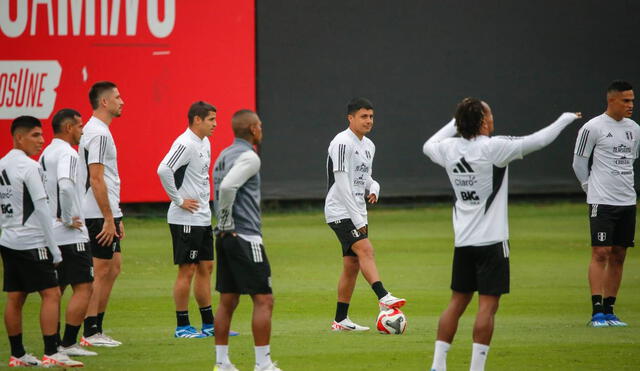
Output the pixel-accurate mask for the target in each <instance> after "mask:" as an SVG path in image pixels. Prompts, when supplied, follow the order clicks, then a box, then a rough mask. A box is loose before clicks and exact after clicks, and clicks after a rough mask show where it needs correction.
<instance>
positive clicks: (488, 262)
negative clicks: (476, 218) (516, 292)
mask: <svg viewBox="0 0 640 371" xmlns="http://www.w3.org/2000/svg"><path fill="white" fill-rule="evenodd" d="M451 290H454V291H458V292H474V291H478V294H480V295H496V296H500V295H502V294H507V293H509V242H508V241H505V242H499V243H496V244H493V245H488V246H462V247H456V248H455V252H454V253H453V272H452V274H451Z"/></svg>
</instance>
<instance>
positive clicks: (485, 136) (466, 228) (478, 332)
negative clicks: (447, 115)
mask: <svg viewBox="0 0 640 371" xmlns="http://www.w3.org/2000/svg"><path fill="white" fill-rule="evenodd" d="M579 117H580V113H563V114H562V115H561V116H560V117H559V118H558V119H557V120H556V121H555V122H554V123H552V124H551V125H549V126H547V127H546V128H544V129H541V130H539V131H537V132H535V133H533V134H531V135H528V136H524V137H501V136H496V137H491V136H490V135H491V133H493V115H492V113H491V108H490V107H489V105H488V104H487V103H485V102H482V101H480V100H478V99H475V98H465V99H463V100H462V102H460V103H459V104H458V107H457V109H456V113H455V118H454V119H453V120H451V121H450V122H449V123H448V124H447V125H445V126H444V127H443V128H442V129H440V130H439V131H438V132H437V133H436V134H435V135H433V136H432V137H431V138H429V140H427V141H426V143H425V144H424V146H423V152H424V154H425V155H427V156H428V157H429V158H430V159H431V160H432V161H433V162H435V163H436V164H438V165H440V166H442V167H444V168H445V170H446V171H447V175H448V176H449V181H450V182H451V186H452V187H453V191H454V193H455V195H456V202H455V205H454V209H453V229H454V232H455V249H454V255H453V272H452V279H451V290H452V295H451V301H450V302H449V306H448V307H447V309H445V311H444V312H443V313H442V315H441V317H440V322H439V323H438V333H437V340H436V343H435V352H434V357H433V365H432V366H431V370H432V371H444V370H446V367H447V366H446V360H447V358H446V357H447V352H448V350H449V347H450V346H451V342H452V341H453V337H454V336H455V333H456V331H457V329H458V320H459V319H460V317H461V316H462V314H463V313H464V311H465V309H466V308H467V306H468V305H469V302H470V301H471V299H472V298H473V293H474V292H475V291H478V295H479V300H478V306H479V308H478V313H477V315H476V321H475V324H474V327H473V349H472V356H471V368H470V369H471V370H472V371H479V370H484V365H485V361H486V358H487V353H488V352H489V343H490V342H491V336H492V335H493V324H494V317H495V314H496V312H497V310H498V303H499V301H500V296H501V295H502V294H507V293H508V292H509V224H508V215H507V203H508V172H509V170H508V165H509V163H510V162H511V161H513V160H518V159H521V158H522V157H523V156H526V155H528V154H530V153H531V152H534V151H537V150H540V149H542V148H544V147H545V146H547V145H549V144H550V143H551V142H553V140H555V138H556V137H557V136H558V135H559V134H560V132H562V130H563V129H564V128H565V127H566V126H567V125H569V124H571V123H572V122H573V121H574V120H575V119H577V118H579ZM456 131H457V133H459V134H460V136H461V138H451V137H453V136H454V135H455V134H456Z"/></svg>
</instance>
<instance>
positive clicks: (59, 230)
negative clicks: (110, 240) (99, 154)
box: [40, 108, 97, 356]
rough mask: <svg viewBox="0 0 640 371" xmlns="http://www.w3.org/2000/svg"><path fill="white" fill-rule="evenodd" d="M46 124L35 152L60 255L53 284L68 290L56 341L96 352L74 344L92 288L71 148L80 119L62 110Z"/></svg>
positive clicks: (72, 350)
mask: <svg viewBox="0 0 640 371" xmlns="http://www.w3.org/2000/svg"><path fill="white" fill-rule="evenodd" d="M51 124H52V125H51V126H52V127H53V135H54V138H53V140H52V141H51V144H49V146H47V148H45V150H44V151H43V152H42V155H40V166H42V169H43V170H44V175H45V176H44V181H45V182H44V184H45V188H46V190H47V194H48V195H49V210H50V214H51V216H52V217H53V236H54V238H55V240H56V243H57V244H58V247H59V248H60V251H61V252H62V258H63V261H62V263H60V265H58V267H57V270H58V283H59V285H60V290H61V292H62V293H64V290H65V288H66V286H67V285H71V288H72V289H73V294H72V295H71V299H70V300H69V303H68V305H67V312H66V325H65V330H64V338H63V339H62V340H61V341H60V338H59V337H58V341H59V342H61V344H60V347H59V349H58V350H59V351H60V352H63V353H65V354H66V355H69V356H95V355H96V354H97V353H96V352H92V351H89V350H86V349H83V348H82V347H80V346H79V344H76V342H77V340H78V332H79V331H80V326H81V325H82V321H83V320H84V316H85V314H86V312H87V306H88V305H89V298H90V297H91V292H92V290H93V262H92V259H91V251H90V250H89V245H88V242H89V234H88V232H87V228H86V227H85V226H84V217H83V215H82V210H81V205H82V201H81V199H82V197H83V196H84V189H83V187H84V184H83V182H82V181H81V179H80V178H79V177H78V168H79V164H80V161H79V158H78V152H76V151H75V150H74V149H73V147H71V146H77V145H78V144H79V143H80V138H81V137H82V118H81V117H80V113H78V112H77V111H75V110H72V109H69V108H65V109H61V110H60V111H58V112H57V113H56V114H55V115H54V116H53V120H52V122H51ZM58 327H59V326H58ZM58 331H60V330H59V329H58ZM58 336H60V334H59V332H58Z"/></svg>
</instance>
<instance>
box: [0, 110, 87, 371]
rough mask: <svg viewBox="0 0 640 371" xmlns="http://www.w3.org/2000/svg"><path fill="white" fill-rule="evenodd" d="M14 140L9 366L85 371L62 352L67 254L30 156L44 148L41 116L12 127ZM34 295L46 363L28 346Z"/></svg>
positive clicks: (2, 193) (2, 222) (2, 195)
mask: <svg viewBox="0 0 640 371" xmlns="http://www.w3.org/2000/svg"><path fill="white" fill-rule="evenodd" d="M11 136H12V137H13V149H12V150H11V151H9V153H7V154H6V155H5V156H4V157H3V158H2V159H0V209H1V212H0V229H2V235H0V253H1V255H2V264H3V268H4V269H3V276H4V277H3V281H4V287H3V290H4V291H5V292H6V293H7V304H6V307H5V311H4V323H5V326H6V329H7V335H8V336H9V344H10V345H11V357H10V358H9V367H29V366H45V367H49V366H64V367H67V366H68V367H81V366H82V363H81V362H77V361H74V360H71V359H69V357H68V356H67V355H65V354H63V353H60V352H58V350H57V343H56V329H57V326H58V314H59V310H60V309H59V305H60V290H59V289H58V279H57V277H56V268H55V265H57V264H59V263H60V262H61V261H62V255H61V253H60V249H59V248H58V245H57V244H56V241H55V239H54V236H53V223H52V221H51V216H50V215H49V206H48V205H47V193H46V191H45V188H44V184H43V183H42V174H41V172H42V169H41V168H40V165H39V164H38V163H37V162H36V161H34V160H32V159H31V158H29V157H30V156H35V155H37V154H38V153H40V151H41V150H42V146H43V145H44V138H43V136H42V124H41V123H40V121H39V120H38V119H37V118H35V117H31V116H20V117H18V118H16V119H15V120H13V122H12V123H11ZM34 291H37V292H38V293H39V294H40V297H41V298H42V304H41V307H40V328H41V329H42V335H43V340H44V356H43V357H42V361H40V360H39V359H38V358H36V357H34V356H33V355H31V354H28V353H26V352H25V350H24V346H23V344H22V307H23V305H24V302H25V301H26V300H27V295H28V294H29V293H31V292H34Z"/></svg>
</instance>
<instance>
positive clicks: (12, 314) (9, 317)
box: [4, 291, 27, 336]
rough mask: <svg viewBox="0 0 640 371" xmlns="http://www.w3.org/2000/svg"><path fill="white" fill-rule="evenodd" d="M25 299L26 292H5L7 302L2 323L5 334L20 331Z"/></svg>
mask: <svg viewBox="0 0 640 371" xmlns="http://www.w3.org/2000/svg"><path fill="white" fill-rule="evenodd" d="M25 300H27V293H26V292H19V291H11V292H8V293H7V304H6V305H5V310H4V325H5V327H6V328H7V335H9V336H14V335H18V334H20V333H22V307H23V306H24V302H25Z"/></svg>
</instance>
